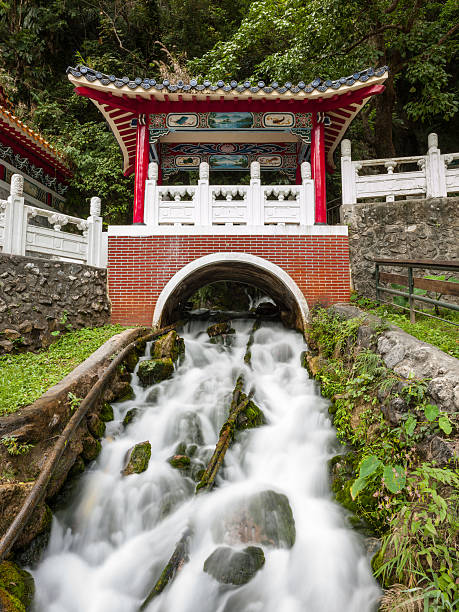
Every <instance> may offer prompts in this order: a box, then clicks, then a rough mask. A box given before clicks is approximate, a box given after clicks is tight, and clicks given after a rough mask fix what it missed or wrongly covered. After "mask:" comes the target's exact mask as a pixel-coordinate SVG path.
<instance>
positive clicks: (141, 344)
mask: <svg viewBox="0 0 459 612" xmlns="http://www.w3.org/2000/svg"><path fill="white" fill-rule="evenodd" d="M146 347H147V341H146V340H143V339H142V340H138V341H137V342H136V343H135V350H136V351H137V354H138V355H139V356H141V355H144V354H145V349H146Z"/></svg>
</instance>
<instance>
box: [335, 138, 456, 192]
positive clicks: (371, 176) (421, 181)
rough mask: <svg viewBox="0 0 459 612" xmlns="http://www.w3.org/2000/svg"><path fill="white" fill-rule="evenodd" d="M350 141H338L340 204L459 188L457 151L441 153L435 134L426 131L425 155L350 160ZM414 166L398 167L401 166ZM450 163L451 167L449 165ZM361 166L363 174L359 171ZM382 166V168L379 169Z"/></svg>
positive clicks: (453, 190) (450, 190) (451, 190)
mask: <svg viewBox="0 0 459 612" xmlns="http://www.w3.org/2000/svg"><path fill="white" fill-rule="evenodd" d="M351 153H352V150H351V142H350V141H349V140H347V139H345V140H343V141H342V143H341V183H342V201H343V204H356V203H357V202H358V201H362V200H369V199H370V200H371V199H372V198H385V200H386V202H394V201H395V198H396V196H404V197H405V198H406V197H408V198H412V197H421V198H441V197H446V196H447V195H448V194H449V193H457V192H459V164H455V165H452V166H451V164H453V162H454V161H455V160H459V153H452V154H446V155H442V154H441V152H440V149H439V148H438V137H437V134H429V137H428V151H427V154H426V155H419V156H415V157H393V158H391V159H371V160H358V161H352V157H351ZM406 165H411V166H417V168H415V169H413V170H406V169H402V170H400V166H406ZM450 166H451V167H450ZM364 168H367V169H369V171H368V172H366V173H365V174H362V175H361V174H359V173H360V171H361V170H362V169H364ZM382 168H385V172H383V173H379V170H380V169H382Z"/></svg>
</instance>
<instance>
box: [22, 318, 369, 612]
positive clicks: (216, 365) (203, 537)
mask: <svg viewBox="0 0 459 612" xmlns="http://www.w3.org/2000/svg"><path fill="white" fill-rule="evenodd" d="M252 324H253V321H248V320H237V321H234V322H233V324H232V325H233V327H234V328H235V329H236V334H234V335H232V336H231V342H230V343H228V344H229V345H220V344H213V343H211V342H210V340H209V337H208V335H207V333H206V328H207V326H208V325H209V322H207V323H206V322H198V321H194V322H191V323H189V324H187V326H186V327H185V328H184V330H183V332H182V333H181V335H182V337H183V338H184V340H185V347H186V353H185V358H184V360H183V361H182V363H181V364H180V365H179V366H178V367H177V369H176V371H175V372H174V374H173V376H172V378H170V379H168V380H165V381H163V382H161V383H159V384H156V385H152V386H149V387H143V386H142V385H141V384H140V383H139V379H138V377H137V375H136V372H134V374H133V376H132V386H133V389H134V392H135V399H132V400H129V401H125V402H120V403H116V404H113V408H114V412H115V420H114V421H112V422H111V423H108V424H107V430H106V434H105V439H104V440H103V448H102V452H101V454H100V455H99V458H98V459H97V460H96V461H95V462H94V463H93V464H92V465H91V467H90V468H89V469H88V470H87V471H86V472H85V473H84V474H83V475H82V477H81V478H80V480H79V482H78V484H77V485H76V486H75V488H74V490H73V492H72V495H71V499H70V500H69V501H68V503H67V507H66V508H65V510H61V511H59V512H58V513H57V515H56V516H55V518H54V520H53V525H52V531H51V537H50V541H49V544H48V547H47V549H46V551H45V552H44V555H43V557H42V559H41V561H40V563H39V564H38V566H37V567H36V568H34V569H33V575H34V578H35V582H36V595H35V601H34V608H33V609H34V612H138V610H139V609H140V606H141V605H142V602H143V601H144V600H145V598H146V597H147V596H148V594H149V593H150V591H151V589H152V587H153V586H154V585H155V583H156V581H157V580H158V578H159V577H160V575H161V572H162V571H163V569H164V567H165V566H166V564H167V563H168V561H169V559H170V558H171V555H172V553H173V552H174V550H175V547H176V545H177V542H179V541H180V539H181V537H182V535H183V533H184V532H186V530H187V529H190V530H191V532H192V535H191V537H190V540H189V561H188V562H186V563H184V564H183V565H182V566H181V568H180V571H178V572H177V574H176V576H175V579H174V580H173V581H172V582H170V583H169V585H168V586H167V587H166V589H165V590H164V591H163V592H162V593H161V594H160V595H159V596H157V597H155V598H154V599H152V600H151V602H150V603H148V604H147V605H146V606H145V607H144V609H145V610H148V611H149V612H306V611H308V612H373V611H374V610H375V609H376V608H377V602H378V599H379V595H380V591H379V589H378V586H377V584H376V582H375V581H374V579H373V577H372V575H371V570H370V564H369V560H368V558H367V556H366V555H365V552H364V548H363V544H362V540H361V538H360V536H359V535H358V534H357V533H356V532H355V531H353V530H352V529H351V528H350V527H349V525H348V523H347V520H346V515H345V511H344V510H343V509H342V508H341V507H340V506H338V505H337V504H336V503H335V502H334V501H333V500H332V495H331V492H330V485H329V478H328V470H327V461H328V459H330V458H331V457H332V456H333V455H334V454H336V452H337V449H338V443H337V441H336V436H335V433H334V430H333V427H332V426H331V424H330V418H329V416H328V402H327V401H326V400H325V399H323V398H322V397H321V396H320V393H319V389H318V387H317V384H316V383H315V382H314V381H313V380H311V379H310V378H309V377H308V374H307V372H306V370H305V369H303V368H302V367H301V364H300V355H301V352H302V351H303V350H304V349H305V344H304V340H303V338H302V336H301V335H300V334H299V333H296V332H294V331H291V330H287V329H286V328H285V327H283V326H282V325H281V324H280V323H276V322H263V323H262V325H261V327H260V328H259V329H258V330H257V331H256V332H255V334H254V342H253V345H252V347H251V364H250V365H246V364H245V363H244V354H245V351H246V345H247V342H248V339H249V334H250V331H251V329H252ZM150 344H151V343H150ZM145 354H146V357H144V358H141V360H142V359H148V358H149V357H148V356H149V354H150V346H149V345H147V351H146V353H145ZM137 368H138V366H137ZM240 374H243V376H244V391H245V392H246V393H249V392H250V391H252V392H253V401H254V402H255V403H256V404H257V405H258V406H259V407H260V408H261V409H262V411H263V413H264V416H265V420H266V424H265V425H262V426H260V427H257V428H254V429H247V430H244V431H242V432H241V433H239V434H238V435H237V436H236V439H235V442H234V443H233V444H232V446H230V448H229V450H228V452H227V453H226V456H225V460H224V465H223V469H221V470H220V471H219V474H218V477H217V481H216V486H215V487H214V488H213V490H212V491H211V492H201V493H200V494H198V495H195V493H194V491H195V486H196V483H195V482H193V480H192V479H191V478H190V477H187V476H185V475H184V473H183V471H180V470H178V469H174V468H173V467H171V465H170V464H169V463H168V458H170V457H171V456H172V455H174V454H176V452H177V451H176V449H177V446H178V445H180V444H181V443H183V442H184V443H186V445H187V453H189V454H191V453H193V452H194V454H193V460H192V464H193V466H194V468H195V469H198V468H199V467H205V465H206V464H207V462H208V461H209V459H210V457H211V456H212V453H213V451H214V449H215V444H216V442H217V440H218V437H219V432H220V429H221V427H222V425H223V423H224V422H225V420H226V419H227V418H228V410H229V406H230V404H231V397H232V392H233V389H234V387H235V383H236V380H237V378H238V376H239V375H240ZM134 407H135V408H137V409H138V410H137V414H136V417H135V418H134V419H133V420H132V422H131V423H130V424H129V425H128V426H127V427H124V426H123V425H122V421H123V418H124V416H125V414H126V413H127V411H128V410H130V409H132V408H134ZM145 440H149V441H150V443H151V448H152V455H151V459H150V462H149V465H148V469H147V470H146V471H144V472H143V473H140V474H130V475H128V476H122V475H121V473H120V472H121V470H122V468H123V466H124V463H125V457H126V453H127V451H128V450H129V449H130V448H131V447H132V446H133V445H135V444H136V443H139V442H142V441H145ZM183 447H184V445H183V444H182V448H183ZM195 447H196V448H195ZM267 491H270V492H274V493H270V494H269V495H267V494H266V493H265V494H262V492H267ZM278 494H281V495H278ZM284 496H286V497H287V498H288V503H287V504H286V505H287V510H288V511H286V510H285V503H286V502H287V500H286V499H285V497H284ZM276 500H277V501H276ZM267 502H269V503H268V506H269V507H267V508H263V507H262V505H263V503H267ZM278 502H279V503H280V505H279V507H277V509H276V503H278ZM238 504H239V505H238ZM257 504H258V507H257ZM288 504H290V508H291V511H292V513H293V518H294V526H293V524H290V525H288V524H287V523H288V517H289V512H290V510H289V509H288ZM241 508H243V509H244V508H245V510H241ZM249 509H251V512H252V518H250V517H249V518H248V517H247V513H248V512H249ZM238 512H239V514H238ZM249 513H250V512H249ZM241 516H242V519H241ZM257 516H258V517H259V516H262V517H264V519H263V520H264V521H265V522H264V524H261V525H260V524H258V523H257ZM290 517H291V514H290ZM238 521H239V522H238ZM295 533H296V537H295ZM292 534H293V535H292ZM220 546H231V547H232V548H233V552H234V550H236V551H237V550H239V551H241V550H243V549H245V548H247V547H248V546H255V547H261V548H262V549H263V552H264V557H265V563H264V565H263V566H262V567H261V569H259V570H258V571H256V573H255V575H254V577H253V578H252V579H251V580H250V581H249V582H247V583H246V584H243V585H240V586H238V585H234V584H222V583H220V582H218V581H217V580H216V579H215V578H214V577H213V576H212V575H210V573H212V572H210V573H207V572H204V571H203V566H204V563H205V561H206V559H208V557H209V556H210V555H211V554H212V553H213V552H214V551H215V550H216V549H217V548H219V547H220ZM218 569H219V568H218V567H217V570H215V568H214V573H215V571H218ZM220 569H221V568H220Z"/></svg>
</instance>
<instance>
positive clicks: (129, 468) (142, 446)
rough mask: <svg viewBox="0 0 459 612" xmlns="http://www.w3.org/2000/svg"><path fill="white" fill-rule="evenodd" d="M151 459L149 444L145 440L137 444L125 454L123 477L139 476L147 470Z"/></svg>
mask: <svg viewBox="0 0 459 612" xmlns="http://www.w3.org/2000/svg"><path fill="white" fill-rule="evenodd" d="M150 457H151V444H150V442H148V440H146V441H145V442H139V443H138V444H136V445H135V446H133V447H132V448H131V449H129V450H128V452H127V458H126V465H125V466H124V468H123V470H122V472H121V473H122V474H123V476H129V475H130V474H141V473H142V472H145V470H146V469H147V468H148V463H149V461H150Z"/></svg>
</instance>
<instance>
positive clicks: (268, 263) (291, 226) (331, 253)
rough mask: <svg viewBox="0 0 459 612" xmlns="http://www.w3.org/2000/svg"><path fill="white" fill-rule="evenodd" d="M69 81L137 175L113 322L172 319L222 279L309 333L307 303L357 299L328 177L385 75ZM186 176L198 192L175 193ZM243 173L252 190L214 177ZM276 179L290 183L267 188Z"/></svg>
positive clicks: (113, 236)
mask: <svg viewBox="0 0 459 612" xmlns="http://www.w3.org/2000/svg"><path fill="white" fill-rule="evenodd" d="M67 72H68V78H69V80H70V82H71V83H72V84H73V85H74V87H75V91H76V92H77V93H78V94H80V95H82V96H86V97H88V98H90V99H91V100H92V101H93V102H94V104H95V105H96V106H97V108H98V109H99V110H100V111H101V113H102V114H103V116H104V117H105V119H106V120H107V122H108V124H109V126H110V128H111V129H112V131H113V134H114V136H115V138H116V139H117V141H118V144H119V146H120V148H121V151H122V154H123V159H124V172H125V174H131V173H135V193H134V219H133V221H134V223H133V224H132V225H118V226H109V228H108V268H109V292H110V299H111V303H112V320H113V321H114V322H119V323H123V324H134V323H138V324H148V325H151V324H153V325H154V326H161V325H164V324H168V323H171V322H173V321H175V320H177V319H178V318H180V313H181V312H182V311H183V307H184V304H185V303H186V301H187V299H188V297H189V296H190V295H191V294H192V293H193V292H194V291H195V290H196V289H198V288H200V287H202V286H204V285H206V284H208V283H211V282H214V281H217V280H228V281H239V282H245V283H249V284H252V285H255V286H257V287H259V288H260V289H261V290H262V291H264V292H266V293H267V294H268V295H270V296H271V297H272V298H273V299H274V300H275V301H276V303H277V304H278V305H279V307H280V309H281V312H283V313H284V314H285V317H284V320H286V321H290V323H291V324H292V325H295V326H296V327H298V328H299V329H301V328H303V327H304V324H305V322H306V320H307V312H308V308H309V306H310V305H311V304H313V303H315V302H321V303H333V302H339V301H346V300H348V299H349V291H350V278H349V249H348V237H347V227H346V226H343V225H341V226H340V225H333V226H332V225H327V210H326V193H325V172H326V171H327V170H328V171H331V170H333V168H334V161H333V152H334V151H335V149H336V147H337V145H338V143H339V141H340V139H341V138H342V137H343V135H344V133H345V131H346V130H347V128H348V126H349V124H350V123H351V121H352V120H353V119H354V117H355V116H356V114H357V113H358V112H359V110H360V109H361V108H362V107H363V105H364V104H365V103H366V102H367V101H368V100H369V99H370V98H371V96H373V95H375V94H379V93H381V92H382V91H383V90H384V85H383V83H384V81H385V79H386V78H387V68H386V67H383V68H378V69H372V68H370V69H367V70H363V71H361V72H356V73H355V74H353V75H350V76H348V77H343V78H340V79H337V80H325V81H324V80H322V79H316V80H314V81H312V83H304V82H300V83H298V84H297V85H293V84H292V83H285V84H283V85H282V84H279V83H271V84H270V85H268V84H265V83H263V82H261V81H260V82H259V83H257V84H253V83H250V82H248V81H247V82H245V83H237V82H236V81H231V82H230V83H225V82H223V81H219V82H218V83H216V84H212V83H211V82H210V81H209V80H206V79H203V80H198V79H192V80H190V82H189V83H185V82H183V81H177V82H176V83H172V82H169V81H168V80H163V81H162V82H158V81H156V80H155V79H149V78H144V79H142V78H136V79H129V78H128V77H123V78H117V77H116V76H113V75H106V74H103V73H101V72H97V71H95V70H92V69H90V68H87V67H86V66H77V67H75V68H68V70H67ZM181 170H188V171H191V170H199V180H198V183H197V185H186V186H185V185H171V184H168V180H167V179H168V178H169V177H170V176H171V175H173V174H174V173H177V172H178V171H181ZM243 170H246V171H247V170H250V183H249V184H247V181H245V182H244V181H237V179H236V180H235V181H234V183H233V184H231V185H214V184H212V183H211V182H210V180H209V176H210V175H211V176H215V175H213V174H212V173H213V172H218V171H227V172H232V173H233V176H235V177H237V176H238V174H237V173H238V172H241V171H243ZM273 170H274V171H278V172H282V173H283V174H284V175H286V176H287V177H289V179H290V184H289V185H266V184H265V183H264V182H262V177H263V172H267V171H273ZM265 176H266V175H265ZM225 178H226V177H225ZM169 183H171V181H169ZM242 183H244V184H242Z"/></svg>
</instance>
